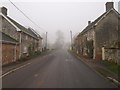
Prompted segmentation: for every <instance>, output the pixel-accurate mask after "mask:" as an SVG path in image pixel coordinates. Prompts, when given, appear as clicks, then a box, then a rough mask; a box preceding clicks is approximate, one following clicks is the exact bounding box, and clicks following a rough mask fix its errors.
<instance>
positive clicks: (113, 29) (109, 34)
mask: <svg viewBox="0 0 120 90" xmlns="http://www.w3.org/2000/svg"><path fill="white" fill-rule="evenodd" d="M95 41H96V42H95V45H96V46H95V57H96V59H102V47H103V46H104V47H106V48H111V47H114V48H116V47H117V46H116V45H117V42H118V16H117V15H116V14H115V13H113V11H112V12H110V13H109V14H108V15H107V16H105V17H104V18H103V19H102V20H101V21H100V22H99V23H98V24H97V26H96V28H95Z"/></svg>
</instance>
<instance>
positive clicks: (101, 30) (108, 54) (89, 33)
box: [76, 2, 120, 63]
mask: <svg viewBox="0 0 120 90" xmlns="http://www.w3.org/2000/svg"><path fill="white" fill-rule="evenodd" d="M119 22H120V14H119V13H118V12H117V11H116V10H115V9H114V3H113V2H107V3H106V12H105V13H103V14H102V15H101V16H99V17H98V18H97V19H96V20H95V21H93V22H91V21H88V26H87V27H86V28H85V29H84V30H83V31H82V32H81V33H79V35H78V36H77V37H76V38H77V39H78V43H79V44H78V46H79V48H77V49H78V51H79V52H80V54H82V55H83V56H85V57H89V58H93V59H97V60H109V61H113V62H116V63H119V59H118V58H119V57H118V56H119V55H118V53H119V52H120V51H119V50H120V49H119V48H120V37H119V36H120V29H119V27H120V23H119Z"/></svg>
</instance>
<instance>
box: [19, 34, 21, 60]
mask: <svg viewBox="0 0 120 90" xmlns="http://www.w3.org/2000/svg"><path fill="white" fill-rule="evenodd" d="M21 33H22V32H20V39H19V40H20V41H19V44H20V45H19V47H20V50H19V51H20V52H19V53H20V54H19V59H20V58H21V42H22V36H21Z"/></svg>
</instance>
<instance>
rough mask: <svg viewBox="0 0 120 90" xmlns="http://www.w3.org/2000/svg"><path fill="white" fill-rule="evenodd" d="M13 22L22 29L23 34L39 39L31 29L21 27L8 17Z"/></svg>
mask: <svg viewBox="0 0 120 90" xmlns="http://www.w3.org/2000/svg"><path fill="white" fill-rule="evenodd" d="M7 18H8V19H9V20H10V21H11V22H13V23H14V24H15V25H16V26H17V27H18V28H19V29H21V31H22V32H24V33H26V34H28V35H30V36H32V37H34V38H36V39H38V36H37V35H36V34H35V33H34V32H33V31H32V30H31V29H27V28H25V27H24V26H22V25H20V24H19V23H17V22H16V21H15V20H13V19H11V18H10V17H7Z"/></svg>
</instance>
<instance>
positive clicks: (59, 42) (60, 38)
mask: <svg viewBox="0 0 120 90" xmlns="http://www.w3.org/2000/svg"><path fill="white" fill-rule="evenodd" d="M64 39H65V38H64V34H63V32H62V31H60V30H58V31H57V32H56V41H55V43H54V47H55V48H57V49H59V48H62V47H63V46H64Z"/></svg>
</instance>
